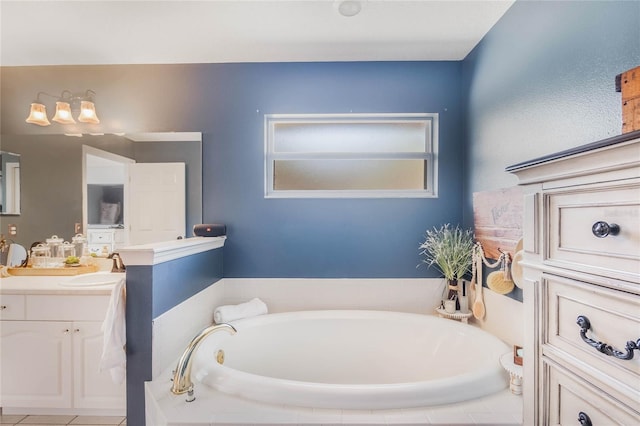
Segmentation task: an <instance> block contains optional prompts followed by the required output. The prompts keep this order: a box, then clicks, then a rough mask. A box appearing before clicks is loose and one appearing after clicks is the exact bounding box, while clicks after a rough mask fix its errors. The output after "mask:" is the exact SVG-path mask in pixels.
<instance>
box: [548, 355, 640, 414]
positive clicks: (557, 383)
mask: <svg viewBox="0 0 640 426" xmlns="http://www.w3.org/2000/svg"><path fill="white" fill-rule="evenodd" d="M545 374H546V376H547V378H548V380H547V381H546V382H545V390H544V391H545V394H546V395H548V398H543V400H544V401H545V404H548V407H546V409H545V410H544V416H545V417H546V419H545V420H546V421H545V422H543V424H548V425H571V426H575V425H580V424H581V423H580V421H579V419H580V418H583V419H589V420H590V422H591V423H586V422H585V423H582V424H591V425H593V426H604V425H606V426H613V425H628V426H632V425H636V424H638V416H640V413H637V412H635V411H634V410H633V409H632V408H630V407H627V406H626V405H623V404H621V403H619V402H618V401H617V400H615V399H614V398H611V397H610V396H609V395H607V394H606V393H604V392H602V391H601V390H600V389H597V388H596V387H594V386H592V385H591V384H589V383H588V382H586V381H584V380H583V379H581V378H579V377H576V376H574V375H573V374H571V373H569V372H568V371H567V370H565V369H564V368H562V367H559V366H557V365H549V364H546V363H545Z"/></svg>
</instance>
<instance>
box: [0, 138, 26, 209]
mask: <svg viewBox="0 0 640 426" xmlns="http://www.w3.org/2000/svg"><path fill="white" fill-rule="evenodd" d="M0 159H1V165H0V215H1V216H17V215H20V206H21V204H20V196H21V187H20V154H17V153H15V152H9V151H0Z"/></svg>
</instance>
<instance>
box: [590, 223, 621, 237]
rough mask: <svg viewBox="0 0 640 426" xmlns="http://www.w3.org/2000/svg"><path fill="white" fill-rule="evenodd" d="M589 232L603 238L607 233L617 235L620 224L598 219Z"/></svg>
mask: <svg viewBox="0 0 640 426" xmlns="http://www.w3.org/2000/svg"><path fill="white" fill-rule="evenodd" d="M591 232H592V233H593V235H595V236H596V237H598V238H604V237H606V236H608V235H618V234H619V233H620V225H616V224H615V223H607V222H603V221H599V222H596V223H594V224H593V226H592V227H591Z"/></svg>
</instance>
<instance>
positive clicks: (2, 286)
mask: <svg viewBox="0 0 640 426" xmlns="http://www.w3.org/2000/svg"><path fill="white" fill-rule="evenodd" d="M89 275H110V276H114V278H117V279H119V278H121V277H124V276H125V275H126V274H125V273H110V272H94V273H91V274H83V275H74V276H17V277H6V278H5V277H3V278H0V294H55V295H80V294H85V295H86V294H88V295H102V294H104V295H110V294H111V289H112V288H113V284H107V285H90V286H81V287H80V286H75V287H68V286H65V285H63V284H61V283H64V282H66V281H70V280H72V279H74V278H77V277H82V276H89Z"/></svg>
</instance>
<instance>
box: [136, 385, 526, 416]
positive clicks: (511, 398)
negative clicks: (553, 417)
mask: <svg viewBox="0 0 640 426" xmlns="http://www.w3.org/2000/svg"><path fill="white" fill-rule="evenodd" d="M170 385H171V382H170V381H169V380H167V381H160V380H155V381H153V382H147V383H146V401H147V407H146V409H147V424H148V425H153V426H196V425H198V426H202V425H441V426H444V425H447V426H453V425H487V426H488V425H494V426H521V425H522V397H521V396H517V395H513V394H512V393H511V392H510V391H509V389H505V390H503V391H501V392H498V393H496V394H493V395H490V396H487V397H484V398H479V399H475V400H472V401H467V402H462V403H458V404H450V405H441V406H434V407H424V408H407V409H397V410H329V409H311V408H300V407H287V406H284V405H283V406H276V405H268V404H263V403H259V402H254V401H249V400H246V399H241V398H237V397H234V396H231V395H226V394H223V393H221V392H218V391H216V390H214V389H211V388H209V387H207V386H202V385H200V386H198V387H196V391H195V395H196V400H195V401H194V402H190V403H187V402H185V396H184V395H179V396H176V395H172V394H171V393H170V392H169V388H170ZM160 407H162V408H161V409H160Z"/></svg>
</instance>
